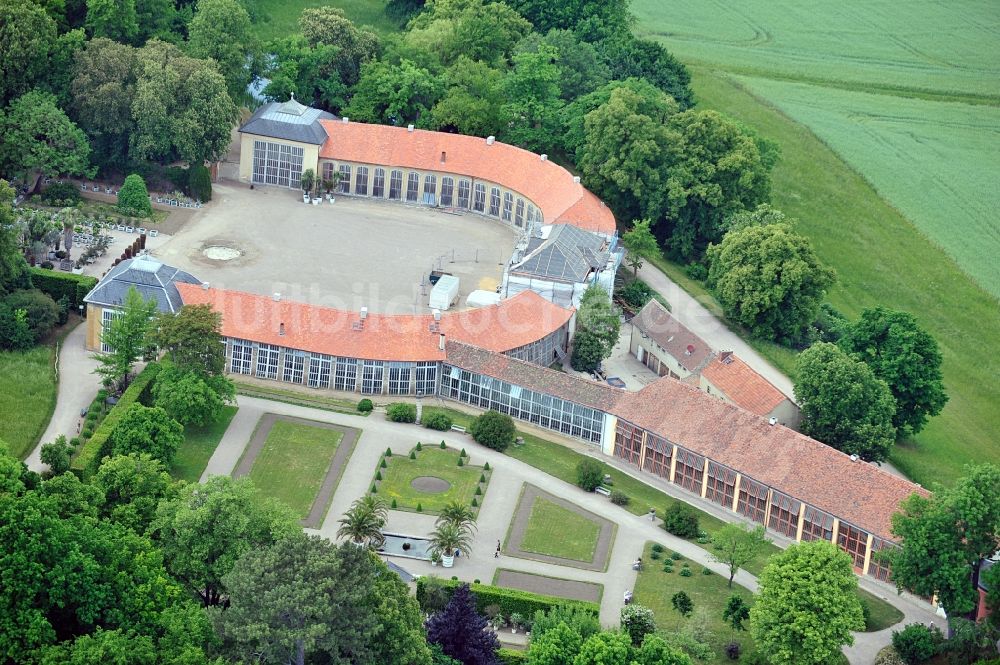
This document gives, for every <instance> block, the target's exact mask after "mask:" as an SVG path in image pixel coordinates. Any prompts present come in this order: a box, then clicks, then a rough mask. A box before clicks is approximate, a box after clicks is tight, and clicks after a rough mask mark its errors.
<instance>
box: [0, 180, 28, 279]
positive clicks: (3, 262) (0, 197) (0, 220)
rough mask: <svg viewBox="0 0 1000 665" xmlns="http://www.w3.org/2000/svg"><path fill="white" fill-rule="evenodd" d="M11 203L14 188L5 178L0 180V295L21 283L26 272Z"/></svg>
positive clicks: (26, 265)
mask: <svg viewBox="0 0 1000 665" xmlns="http://www.w3.org/2000/svg"><path fill="white" fill-rule="evenodd" d="M13 203H14V190H13V189H12V188H11V186H10V185H9V184H8V183H7V181H6V180H0V295H3V294H5V293H9V292H10V291H12V290H14V289H15V288H17V287H18V286H21V285H23V282H24V277H25V275H26V274H27V272H28V264H27V262H25V260H24V255H23V254H22V253H21V249H20V243H19V242H18V235H19V231H18V227H17V220H16V218H15V217H14V209H13Z"/></svg>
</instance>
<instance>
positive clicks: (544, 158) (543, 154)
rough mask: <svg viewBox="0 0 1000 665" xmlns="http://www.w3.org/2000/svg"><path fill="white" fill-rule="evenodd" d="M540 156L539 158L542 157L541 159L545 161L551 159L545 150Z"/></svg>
mask: <svg viewBox="0 0 1000 665" xmlns="http://www.w3.org/2000/svg"><path fill="white" fill-rule="evenodd" d="M538 157H539V158H540V159H541V160H542V161H543V162H547V161H549V156H548V155H546V154H545V153H544V152H543V153H542V154H540V155H539V156H538Z"/></svg>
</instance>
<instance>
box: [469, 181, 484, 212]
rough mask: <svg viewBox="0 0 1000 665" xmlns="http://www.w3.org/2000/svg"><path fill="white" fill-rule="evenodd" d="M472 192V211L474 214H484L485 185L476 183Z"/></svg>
mask: <svg viewBox="0 0 1000 665" xmlns="http://www.w3.org/2000/svg"><path fill="white" fill-rule="evenodd" d="M474 192H475V193H474V198H473V200H472V209H473V210H475V211H476V212H486V185H484V184H483V183H481V182H477V183H476V186H475V188H474Z"/></svg>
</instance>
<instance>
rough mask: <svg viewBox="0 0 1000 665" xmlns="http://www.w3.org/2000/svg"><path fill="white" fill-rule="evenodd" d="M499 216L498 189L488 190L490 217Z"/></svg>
mask: <svg viewBox="0 0 1000 665" xmlns="http://www.w3.org/2000/svg"><path fill="white" fill-rule="evenodd" d="M499 216H500V188H499V187H493V188H491V189H490V217H499Z"/></svg>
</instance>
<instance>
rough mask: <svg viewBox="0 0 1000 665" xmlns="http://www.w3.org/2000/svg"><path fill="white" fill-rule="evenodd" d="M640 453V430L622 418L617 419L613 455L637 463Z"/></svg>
mask: <svg viewBox="0 0 1000 665" xmlns="http://www.w3.org/2000/svg"><path fill="white" fill-rule="evenodd" d="M640 455H642V430H641V429H640V428H638V427H636V426H635V425H632V424H630V423H627V422H625V421H624V420H619V421H618V426H617V427H616V428H615V457H620V458H622V459H623V460H626V461H628V462H631V463H632V464H636V465H638V464H639V457H640Z"/></svg>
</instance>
